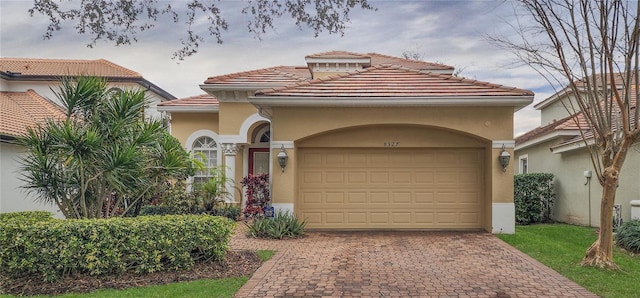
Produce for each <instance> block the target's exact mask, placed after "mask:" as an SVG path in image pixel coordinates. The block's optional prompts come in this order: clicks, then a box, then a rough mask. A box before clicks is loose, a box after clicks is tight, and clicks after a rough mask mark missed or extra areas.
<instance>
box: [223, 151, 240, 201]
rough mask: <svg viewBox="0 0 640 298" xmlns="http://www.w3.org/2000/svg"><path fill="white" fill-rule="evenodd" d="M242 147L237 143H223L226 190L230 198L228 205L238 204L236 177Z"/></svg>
mask: <svg viewBox="0 0 640 298" xmlns="http://www.w3.org/2000/svg"><path fill="white" fill-rule="evenodd" d="M239 149H240V146H238V144H235V143H223V144H222V152H223V153H224V162H225V167H224V173H225V176H226V177H227V182H226V188H227V193H228V194H229V196H227V198H228V202H227V203H235V202H236V191H235V186H236V185H235V182H234V181H235V177H236V153H238V150H239Z"/></svg>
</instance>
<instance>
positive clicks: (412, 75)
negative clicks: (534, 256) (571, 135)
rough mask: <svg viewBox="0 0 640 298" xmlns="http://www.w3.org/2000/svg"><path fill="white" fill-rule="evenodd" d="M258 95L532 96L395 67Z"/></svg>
mask: <svg viewBox="0 0 640 298" xmlns="http://www.w3.org/2000/svg"><path fill="white" fill-rule="evenodd" d="M256 95H266V96H295V97H363V98H373V97H464V96H471V97H479V96H531V95H533V93H532V92H531V91H529V90H522V89H516V88H510V87H505V86H501V85H495V84H490V83H486V82H480V81H476V80H469V79H464V78H459V77H454V76H451V75H440V74H435V73H431V72H426V71H419V70H415V69H410V68H406V67H401V66H396V65H380V66H372V67H370V68H367V69H364V70H357V71H353V72H349V73H344V74H338V75H332V76H328V77H325V78H321V79H314V80H310V81H307V82H300V83H297V84H293V85H289V86H286V87H280V88H273V89H266V90H262V91H260V92H258V93H257V94H256Z"/></svg>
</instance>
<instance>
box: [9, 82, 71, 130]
mask: <svg viewBox="0 0 640 298" xmlns="http://www.w3.org/2000/svg"><path fill="white" fill-rule="evenodd" d="M62 118H64V113H63V112H62V109H61V108H60V107H58V106H57V105H56V104H54V103H52V102H51V101H49V100H47V99H45V98H43V97H42V96H40V95H39V94H38V93H36V92H35V91H33V90H31V89H30V90H27V91H26V92H4V91H3V92H0V135H6V136H14V137H15V136H20V135H23V134H24V133H26V132H27V127H35V126H36V125H37V124H39V123H43V122H44V121H45V120H46V119H62Z"/></svg>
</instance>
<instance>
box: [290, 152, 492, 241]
mask: <svg viewBox="0 0 640 298" xmlns="http://www.w3.org/2000/svg"><path fill="white" fill-rule="evenodd" d="M298 154H299V158H300V159H299V160H300V161H302V162H300V163H299V177H300V178H299V180H298V181H299V190H298V195H299V199H298V204H296V209H297V212H298V214H300V215H301V216H302V217H303V218H307V227H309V228H330V229H369V228H372V229H387V228H403V229H411V228H481V227H482V221H483V214H482V210H483V209H484V208H483V204H484V195H483V193H484V191H483V187H484V181H483V175H482V173H483V164H482V161H483V159H482V156H483V150H482V149H397V148H396V149H359V148H349V149H312V148H304V149H300V151H299V152H298ZM307 161H309V162H308V163H307Z"/></svg>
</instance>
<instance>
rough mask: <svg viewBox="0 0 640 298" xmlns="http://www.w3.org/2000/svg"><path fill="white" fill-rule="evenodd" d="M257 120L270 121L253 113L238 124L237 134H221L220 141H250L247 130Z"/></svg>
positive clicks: (239, 142) (234, 142)
mask: <svg viewBox="0 0 640 298" xmlns="http://www.w3.org/2000/svg"><path fill="white" fill-rule="evenodd" d="M259 122H267V123H271V121H270V120H269V119H267V118H265V117H262V116H260V114H258V113H255V114H253V115H251V116H249V117H247V119H245V120H244V122H242V125H241V126H240V130H239V131H238V134H237V135H221V136H220V142H222V143H233V144H242V143H244V144H248V143H250V141H251V140H250V139H249V138H250V135H251V134H249V131H250V130H251V129H252V128H254V125H255V124H256V123H259Z"/></svg>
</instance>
